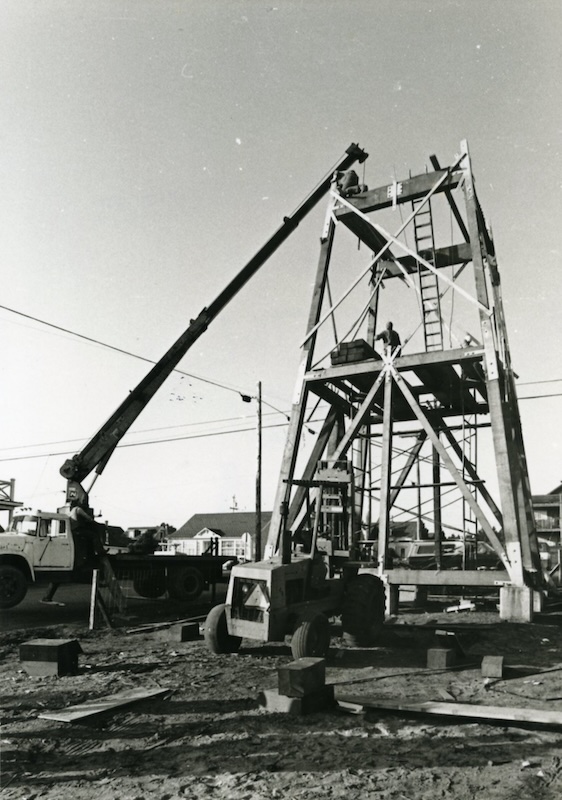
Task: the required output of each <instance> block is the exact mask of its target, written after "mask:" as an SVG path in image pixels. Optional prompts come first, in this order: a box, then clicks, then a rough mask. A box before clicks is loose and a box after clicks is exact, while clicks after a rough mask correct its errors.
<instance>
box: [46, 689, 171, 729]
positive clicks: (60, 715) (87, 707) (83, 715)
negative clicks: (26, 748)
mask: <svg viewBox="0 0 562 800" xmlns="http://www.w3.org/2000/svg"><path fill="white" fill-rule="evenodd" d="M169 693H170V689H128V690H126V691H124V692H118V693H117V694H112V695H107V696H106V697H98V698H96V699H95V700H90V701H89V702H87V703H81V704H80V705H77V706H69V707H68V708H64V709H61V710H60V711H44V712H43V713H42V714H39V719H50V720H54V721H55V722H81V721H82V720H85V719H88V718H89V717H94V716H96V715H97V714H103V713H104V712H106V711H112V710H113V709H115V708H120V707H122V706H128V705H130V704H131V703H137V702H138V701H139V700H149V699H152V698H154V697H162V695H165V694H169Z"/></svg>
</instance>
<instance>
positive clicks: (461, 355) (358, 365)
mask: <svg viewBox="0 0 562 800" xmlns="http://www.w3.org/2000/svg"><path fill="white" fill-rule="evenodd" d="M482 354H483V350H481V349H480V348H478V349H473V348H462V347H459V348H455V349H453V350H433V351H431V352H429V353H412V354H411V355H400V356H398V357H397V358H395V359H394V362H393V363H394V366H395V367H396V368H397V369H398V370H399V371H400V372H402V371H404V370H407V369H413V368H414V367H416V366H430V365H432V364H459V365H462V364H463V363H465V362H468V363H477V362H481V361H482ZM383 367H384V362H383V361H380V360H379V359H371V360H367V361H358V362H355V363H353V364H338V365H337V366H333V367H323V368H322V369H314V370H311V371H310V372H307V374H306V376H305V381H306V382H307V383H309V382H313V381H318V380H320V381H325V380H333V381H336V380H352V379H353V378H354V377H356V376H358V375H369V374H377V373H379V372H380V371H381V370H382V369H383Z"/></svg>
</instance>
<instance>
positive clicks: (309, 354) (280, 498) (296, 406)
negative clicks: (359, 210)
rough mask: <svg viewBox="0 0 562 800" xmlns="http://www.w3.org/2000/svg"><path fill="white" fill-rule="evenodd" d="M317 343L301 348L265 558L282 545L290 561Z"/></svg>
mask: <svg viewBox="0 0 562 800" xmlns="http://www.w3.org/2000/svg"><path fill="white" fill-rule="evenodd" d="M335 229H336V225H335V222H334V220H333V218H332V217H330V221H329V223H328V228H327V230H326V236H325V238H323V239H322V241H321V245H320V257H319V260H318V267H317V269H316V280H315V283H314V290H313V294H312V303H311V306H310V312H309V315H308V324H307V332H308V331H310V330H312V328H314V326H315V325H316V324H317V322H318V321H319V320H320V314H321V311H322V302H323V300H324V292H325V290H326V281H327V278H328V267H329V265H330V258H331V255H332V247H333V243H334V234H335ZM315 344H316V333H314V334H313V335H312V336H310V337H309V338H307V340H306V342H305V344H304V345H303V348H302V357H301V363H300V368H299V371H298V375H297V383H296V386H295V397H294V399H293V407H292V409H291V416H290V419H289V430H288V431H287V439H286V441H285V450H284V452H283V459H282V461H281V470H280V473H279V480H278V482H277V491H276V494H275V500H274V502H273V512H272V515H271V521H270V523H269V536H268V539H267V545H266V551H265V557H266V558H271V556H273V555H274V554H275V553H276V552H277V550H278V549H279V547H280V548H281V552H282V558H283V563H287V561H290V558H291V543H290V531H288V530H287V519H288V514H289V503H290V498H291V489H292V485H291V479H292V477H293V475H294V472H295V466H296V462H297V454H298V442H299V439H300V436H301V433H302V429H303V425H304V417H305V414H306V401H307V398H308V389H307V387H306V385H305V383H304V377H305V375H306V373H307V371H308V370H309V369H310V367H311V365H312V359H313V357H314V346H315Z"/></svg>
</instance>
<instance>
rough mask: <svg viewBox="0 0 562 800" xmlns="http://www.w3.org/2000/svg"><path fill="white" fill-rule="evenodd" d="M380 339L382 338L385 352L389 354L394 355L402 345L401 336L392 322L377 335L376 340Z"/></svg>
mask: <svg viewBox="0 0 562 800" xmlns="http://www.w3.org/2000/svg"><path fill="white" fill-rule="evenodd" d="M379 339H382V342H383V345H384V353H385V355H387V356H389V355H390V356H391V355H393V354H394V353H395V352H396V351H397V350H398V349H399V348H400V347H401V346H402V342H401V341H400V336H399V335H398V334H397V333H396V331H395V330H394V326H393V325H392V322H387V323H386V328H385V329H384V331H382V332H381V333H379V334H378V335H377V336H375V341H378V340H379Z"/></svg>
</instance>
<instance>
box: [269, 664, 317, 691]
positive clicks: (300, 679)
mask: <svg viewBox="0 0 562 800" xmlns="http://www.w3.org/2000/svg"><path fill="white" fill-rule="evenodd" d="M277 676H278V689H279V694H281V695H285V697H305V696H306V695H308V694H311V693H312V692H317V691H319V690H320V689H321V688H322V687H323V686H324V684H325V683H326V661H325V659H323V658H298V659H297V660H296V661H291V663H290V664H284V665H283V666H282V667H279V668H278V669H277Z"/></svg>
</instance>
